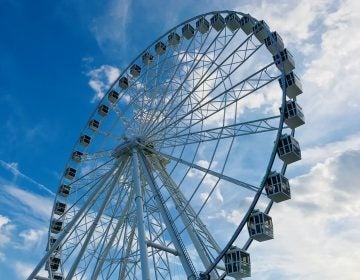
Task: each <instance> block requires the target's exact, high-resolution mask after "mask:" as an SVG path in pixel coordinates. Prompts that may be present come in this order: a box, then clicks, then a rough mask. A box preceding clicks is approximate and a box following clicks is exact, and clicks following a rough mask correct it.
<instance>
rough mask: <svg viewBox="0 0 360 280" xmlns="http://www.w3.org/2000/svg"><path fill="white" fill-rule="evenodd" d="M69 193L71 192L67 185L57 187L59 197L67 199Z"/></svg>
mask: <svg viewBox="0 0 360 280" xmlns="http://www.w3.org/2000/svg"><path fill="white" fill-rule="evenodd" d="M70 191H71V187H70V186H69V185H65V184H63V185H61V186H60V187H59V191H58V194H59V195H60V196H63V197H67V196H68V195H69V194H70Z"/></svg>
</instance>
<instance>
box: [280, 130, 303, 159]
mask: <svg viewBox="0 0 360 280" xmlns="http://www.w3.org/2000/svg"><path fill="white" fill-rule="evenodd" d="M277 153H278V155H279V158H280V159H281V160H282V161H284V162H285V163H287V164H290V163H293V162H295V161H298V160H300V159H301V150H300V145H299V142H298V141H296V139H295V138H294V137H292V136H291V135H287V134H284V135H282V136H281V138H280V140H279V144H278V148H277Z"/></svg>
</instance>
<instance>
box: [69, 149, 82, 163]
mask: <svg viewBox="0 0 360 280" xmlns="http://www.w3.org/2000/svg"><path fill="white" fill-rule="evenodd" d="M83 155H84V154H83V153H82V152H80V151H74V152H73V153H72V154H71V159H72V160H73V161H74V162H77V163H79V162H80V161H81V159H82V156H83Z"/></svg>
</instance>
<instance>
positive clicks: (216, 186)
mask: <svg viewBox="0 0 360 280" xmlns="http://www.w3.org/2000/svg"><path fill="white" fill-rule="evenodd" d="M294 68H295V63H294V59H293V56H292V55H291V53H290V52H289V50H288V49H286V48H285V46H284V43H283V41H282V39H281V37H280V35H279V34H278V33H277V32H271V31H270V28H269V27H268V25H267V24H266V23H265V22H264V21H262V20H260V21H259V20H256V19H255V18H253V17H252V16H250V15H249V14H244V13H240V12H234V11H220V12H211V13H206V14H203V15H200V16H197V17H194V18H192V19H189V20H187V21H185V22H183V23H181V24H179V25H177V26H175V27H174V28H172V29H171V30H170V31H168V32H167V33H165V34H164V35H162V36H161V37H159V38H158V39H157V40H155V41H154V43H153V44H151V45H150V46H148V47H147V48H146V49H145V50H144V51H143V52H142V53H140V55H139V56H138V57H136V58H135V59H134V60H133V61H132V62H131V63H130V64H129V66H128V67H127V68H126V69H125V70H124V71H123V72H122V73H121V75H120V76H119V77H118V79H117V80H116V81H115V82H114V84H113V85H112V86H111V88H110V89H109V90H108V92H107V94H106V95H105V96H104V98H103V99H102V100H101V101H100V102H99V103H98V105H97V107H96V108H95V110H94V112H93V113H92V115H91V116H90V118H89V121H88V122H87V124H86V126H85V128H84V129H83V131H82V132H81V133H80V136H79V139H78V140H77V142H76V144H75V146H74V149H73V151H72V152H71V154H70V158H69V161H68V163H67V165H66V167H65V172H64V175H63V177H62V179H61V182H60V184H59V187H58V191H57V195H56V198H55V201H54V205H53V210H52V215H51V221H50V225H49V235H48V244H47V247H46V253H45V254H44V257H43V258H42V259H41V261H39V263H38V265H37V267H36V268H35V269H34V271H33V272H32V273H31V275H30V276H29V278H28V279H29V280H30V279H31V280H32V279H54V280H62V279H66V280H70V279H78V280H80V279H84V280H85V279H131V280H134V279H174V280H175V279H225V278H229V279H230V278H231V279H234V278H235V279H241V278H245V277H250V276H251V263H250V254H249V250H248V249H249V246H250V244H251V242H252V241H253V240H257V241H265V240H268V239H272V238H273V235H274V234H273V224H272V219H271V217H270V216H269V212H270V209H271V207H272V205H273V202H276V203H279V202H282V201H284V200H287V199H290V197H291V195H290V186H289V182H288V179H287V178H286V177H285V170H286V167H287V164H290V163H292V162H294V161H297V160H300V159H301V153H300V148H299V144H298V142H297V141H296V139H295V138H294V133H295V128H296V127H298V126H300V125H302V124H304V116H303V114H302V109H301V107H300V106H299V105H298V103H297V102H296V96H297V95H299V94H301V93H302V89H301V84H300V80H299V78H298V77H297V76H296V75H295V73H294V72H293V70H294ZM235 214H236V215H235ZM279 230H280V229H279ZM44 268H45V270H47V273H48V277H42V276H39V275H40V273H39V272H40V270H42V269H44Z"/></svg>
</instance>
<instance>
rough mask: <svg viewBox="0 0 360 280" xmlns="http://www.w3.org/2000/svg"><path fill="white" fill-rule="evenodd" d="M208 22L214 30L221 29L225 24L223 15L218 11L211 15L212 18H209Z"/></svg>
mask: <svg viewBox="0 0 360 280" xmlns="http://www.w3.org/2000/svg"><path fill="white" fill-rule="evenodd" d="M210 22H211V26H212V27H213V28H214V29H215V30H216V31H220V30H222V29H223V28H224V27H225V25H226V22H225V19H224V17H223V16H222V15H221V14H219V13H217V14H215V15H213V16H212V18H211V19H210Z"/></svg>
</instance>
